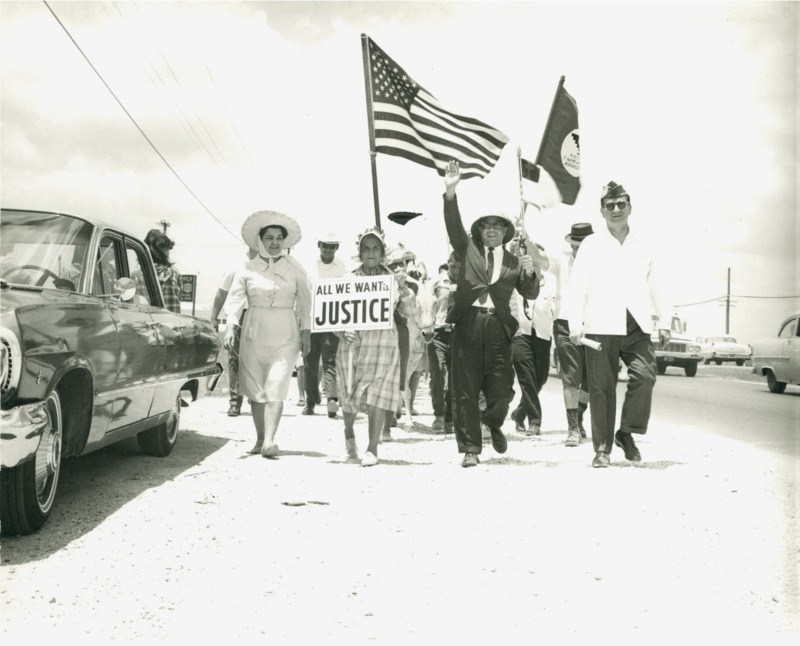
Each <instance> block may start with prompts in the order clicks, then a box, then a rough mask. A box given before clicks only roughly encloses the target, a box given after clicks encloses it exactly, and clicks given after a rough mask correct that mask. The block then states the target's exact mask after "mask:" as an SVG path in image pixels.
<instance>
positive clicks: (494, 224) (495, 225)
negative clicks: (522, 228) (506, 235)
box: [480, 222, 506, 231]
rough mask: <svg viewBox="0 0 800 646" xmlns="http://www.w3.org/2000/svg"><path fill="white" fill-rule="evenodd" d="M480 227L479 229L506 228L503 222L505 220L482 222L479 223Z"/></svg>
mask: <svg viewBox="0 0 800 646" xmlns="http://www.w3.org/2000/svg"><path fill="white" fill-rule="evenodd" d="M480 228H481V229H497V230H498V231H499V230H500V229H505V228H506V224H505V222H482V223H481V224H480Z"/></svg>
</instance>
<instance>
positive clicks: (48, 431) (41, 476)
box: [0, 390, 64, 536]
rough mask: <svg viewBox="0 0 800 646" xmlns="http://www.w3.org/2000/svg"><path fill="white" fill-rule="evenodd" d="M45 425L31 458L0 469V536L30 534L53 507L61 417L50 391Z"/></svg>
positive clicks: (39, 525) (59, 470)
mask: <svg viewBox="0 0 800 646" xmlns="http://www.w3.org/2000/svg"><path fill="white" fill-rule="evenodd" d="M44 410H45V413H46V415H47V418H48V421H47V427H46V428H45V429H44V431H43V433H42V437H41V440H40V442H39V447H38V448H37V449H36V453H35V455H34V457H33V459H32V460H28V461H27V462H25V463H24V464H20V465H19V466H16V467H12V468H10V469H2V470H0V530H2V534H3V535H4V536H26V535H28V534H33V533H34V532H35V531H37V530H38V529H39V528H40V527H41V526H42V525H44V524H45V522H46V521H47V519H48V518H49V517H50V512H51V511H52V510H53V503H54V502H55V498H56V491H57V489H58V477H59V475H60V473H61V444H62V441H63V434H64V418H63V414H62V408H61V399H60V398H59V395H58V392H57V391H55V390H54V391H53V392H51V393H50V395H48V397H47V399H46V400H45V409H44Z"/></svg>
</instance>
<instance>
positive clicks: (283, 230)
mask: <svg viewBox="0 0 800 646" xmlns="http://www.w3.org/2000/svg"><path fill="white" fill-rule="evenodd" d="M267 229H280V230H281V235H282V236H283V239H284V240H286V238H288V237H289V232H288V231H287V230H286V228H285V227H282V226H281V225H280V224H268V225H267V226H265V227H262V228H261V229H259V231H258V237H259V238H263V237H264V234H265V233H266V232H267Z"/></svg>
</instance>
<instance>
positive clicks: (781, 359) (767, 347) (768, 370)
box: [753, 313, 800, 394]
mask: <svg viewBox="0 0 800 646" xmlns="http://www.w3.org/2000/svg"><path fill="white" fill-rule="evenodd" d="M753 372H754V373H756V374H757V375H761V376H763V377H766V378H767V387H768V388H769V391H770V392H772V393H778V394H780V393H782V392H784V391H785V390H786V385H787V384H797V385H800V313H798V314H793V315H792V316H790V317H789V318H787V319H785V320H784V321H783V323H781V326H780V328H779V329H778V334H777V336H774V337H772V338H769V339H759V340H758V341H754V342H753Z"/></svg>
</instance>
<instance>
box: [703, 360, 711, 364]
mask: <svg viewBox="0 0 800 646" xmlns="http://www.w3.org/2000/svg"><path fill="white" fill-rule="evenodd" d="M709 363H711V359H703V365H704V366H707V365H708V364H709Z"/></svg>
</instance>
